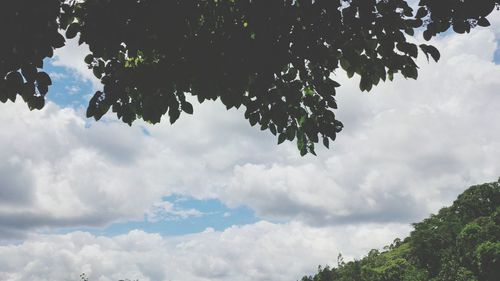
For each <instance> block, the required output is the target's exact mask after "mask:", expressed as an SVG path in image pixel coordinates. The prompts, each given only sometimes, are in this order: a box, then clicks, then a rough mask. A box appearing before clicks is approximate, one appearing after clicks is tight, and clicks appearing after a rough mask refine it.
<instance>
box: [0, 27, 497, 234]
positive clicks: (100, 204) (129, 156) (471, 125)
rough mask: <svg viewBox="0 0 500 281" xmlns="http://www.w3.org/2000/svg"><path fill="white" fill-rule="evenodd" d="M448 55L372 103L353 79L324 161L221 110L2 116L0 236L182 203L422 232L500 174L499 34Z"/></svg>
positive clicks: (342, 95)
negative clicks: (421, 225)
mask: <svg viewBox="0 0 500 281" xmlns="http://www.w3.org/2000/svg"><path fill="white" fill-rule="evenodd" d="M437 45H438V46H439V47H440V49H441V50H442V54H443V58H442V60H441V61H440V62H439V63H437V64H433V63H432V64H427V63H426V62H425V61H423V62H422V63H421V65H422V70H421V72H420V78H419V80H418V81H413V80H408V81H406V80H404V79H400V78H399V79H397V80H396V81H395V82H393V83H385V84H382V85H380V86H379V87H377V88H376V89H375V91H374V92H373V93H369V94H366V93H360V92H359V90H358V89H357V85H356V83H355V82H356V81H347V79H346V78H345V77H341V78H340V80H341V82H342V83H343V84H344V86H343V87H341V88H340V90H339V93H338V95H339V97H338V103H339V106H340V109H339V111H338V117H339V118H340V119H341V120H342V121H343V122H344V123H345V130H344V131H343V132H342V133H341V134H340V135H339V137H338V139H337V141H336V142H335V143H334V145H333V147H332V148H331V149H330V150H329V151H327V150H323V149H320V150H319V151H318V152H319V155H320V156H319V157H313V156H307V157H304V158H301V157H299V156H298V153H297V151H296V148H295V146H294V144H286V145H281V146H276V144H275V143H276V140H275V139H274V137H272V136H271V135H270V134H269V133H268V132H260V131H259V130H258V129H257V128H251V127H250V126H248V123H247V121H245V120H244V119H243V114H242V112H239V111H234V110H232V111H229V112H226V111H225V109H224V107H223V106H221V105H219V104H214V103H207V104H203V105H201V106H196V107H195V115H194V116H193V117H191V116H188V115H183V116H182V117H181V120H179V121H178V123H176V124H175V125H173V126H170V125H168V124H166V123H163V124H162V125H158V126H150V125H145V124H141V123H137V125H135V126H133V127H132V128H129V127H128V126H127V125H124V124H121V123H119V122H115V121H113V118H110V119H108V120H107V121H105V122H97V123H95V122H93V121H87V120H85V118H83V112H80V111H75V110H73V109H67V108H66V109H61V108H59V107H57V106H56V105H54V104H51V103H49V104H48V105H47V107H46V108H45V109H44V110H42V111H40V112H30V111H28V110H27V109H26V106H25V105H22V104H17V103H16V104H14V105H12V104H8V105H3V109H2V111H1V112H0V122H2V124H3V130H2V131H1V132H0V147H3V149H0V156H1V157H2V159H6V161H4V162H3V163H2V164H0V175H3V176H4V178H3V180H2V182H1V183H0V186H1V187H2V192H1V193H0V196H1V198H0V202H9V204H10V205H7V204H2V205H1V206H0V235H2V236H5V235H11V236H12V235H14V236H17V235H19V233H23V232H25V231H26V230H32V229H40V228H45V227H48V228H53V227H59V226H79V225H104V224H109V223H112V222H115V221H124V220H130V219H134V218H137V219H142V218H143V217H144V214H145V213H146V212H147V211H148V210H149V209H150V207H151V206H153V204H155V203H157V202H161V201H162V198H163V196H166V195H169V194H173V193H175V194H183V195H186V196H193V197H195V198H198V199H202V198H218V199H221V200H222V201H223V202H224V203H226V204H229V205H230V206H237V205H247V206H249V207H250V208H252V209H253V210H255V212H256V213H257V214H258V215H259V216H261V217H262V218H271V219H275V218H278V219H283V220H300V221H304V222H306V223H308V224H311V225H318V224H325V223H329V224H336V223H352V222H353V221H356V222H374V221H385V222H403V223H410V222H414V221H417V220H419V219H421V218H423V217H425V216H427V215H428V214H429V213H430V212H432V211H436V210H437V209H438V208H440V207H441V206H443V205H444V204H448V203H450V202H451V200H453V199H454V198H455V197H456V196H457V195H458V194H459V193H460V192H461V191H462V190H463V189H464V188H466V187H467V186H468V185H470V184H474V183H481V182H485V181H492V180H495V179H497V178H498V175H499V174H500V158H499V157H498V155H500V123H499V122H496V120H499V119H500V112H499V111H498V110H497V109H498V106H497V105H498V104H499V103H500V96H499V95H498V94H497V89H498V87H499V86H500V80H498V78H497V77H499V76H500V68H499V66H497V65H496V64H494V63H493V62H492V61H491V60H492V56H493V52H494V51H495V49H496V47H497V46H496V40H495V37H494V32H493V31H490V30H476V31H474V32H473V33H472V34H469V35H468V36H455V35H453V36H448V37H444V38H442V39H440V40H438V41H437ZM457 46H459V48H458V47H457ZM143 129H146V130H147V131H148V134H144V132H143Z"/></svg>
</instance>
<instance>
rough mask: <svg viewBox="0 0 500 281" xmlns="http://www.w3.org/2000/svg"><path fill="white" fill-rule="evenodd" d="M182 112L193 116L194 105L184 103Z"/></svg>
mask: <svg viewBox="0 0 500 281" xmlns="http://www.w3.org/2000/svg"><path fill="white" fill-rule="evenodd" d="M181 107H182V111H184V112H186V113H187V114H193V105H192V104H190V103H189V102H187V101H186V102H183V103H182V104H181Z"/></svg>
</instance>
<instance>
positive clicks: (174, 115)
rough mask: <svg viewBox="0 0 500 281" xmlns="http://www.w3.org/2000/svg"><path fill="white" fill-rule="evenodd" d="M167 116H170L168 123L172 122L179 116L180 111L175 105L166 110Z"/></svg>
mask: <svg viewBox="0 0 500 281" xmlns="http://www.w3.org/2000/svg"><path fill="white" fill-rule="evenodd" d="M168 116H169V117H170V124H174V123H175V121H177V119H179V117H180V116H181V112H180V110H179V109H178V108H176V107H170V109H169V110H168Z"/></svg>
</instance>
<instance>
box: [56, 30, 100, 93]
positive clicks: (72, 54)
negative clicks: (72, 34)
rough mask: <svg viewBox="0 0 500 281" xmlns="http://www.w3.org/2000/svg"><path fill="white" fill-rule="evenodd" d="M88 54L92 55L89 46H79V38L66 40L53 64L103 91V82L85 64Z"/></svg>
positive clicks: (57, 51) (58, 50) (57, 52)
mask: <svg viewBox="0 0 500 281" xmlns="http://www.w3.org/2000/svg"><path fill="white" fill-rule="evenodd" d="M88 54H90V50H89V47H88V45H86V44H82V45H79V44H78V38H74V39H70V40H66V46H64V47H63V48H60V49H57V50H56V51H55V52H54V58H53V60H51V64H52V65H54V66H62V67H66V68H68V69H70V70H72V71H73V73H74V74H75V75H76V76H77V77H79V78H80V79H81V80H83V81H89V82H91V83H92V85H93V87H94V89H101V88H102V85H101V82H100V81H99V79H97V78H96V77H95V76H94V74H93V73H92V70H90V69H89V68H88V66H87V64H86V63H85V57H86V56H87V55H88ZM55 78H59V76H58V75H56V76H55Z"/></svg>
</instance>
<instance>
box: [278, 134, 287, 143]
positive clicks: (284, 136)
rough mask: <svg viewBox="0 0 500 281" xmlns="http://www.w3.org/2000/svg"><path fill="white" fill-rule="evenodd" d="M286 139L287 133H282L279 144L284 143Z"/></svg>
mask: <svg viewBox="0 0 500 281" xmlns="http://www.w3.org/2000/svg"><path fill="white" fill-rule="evenodd" d="M285 140H286V134H285V133H281V134H280V135H279V136H278V144H282V143H283V142H284V141H285Z"/></svg>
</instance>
